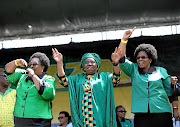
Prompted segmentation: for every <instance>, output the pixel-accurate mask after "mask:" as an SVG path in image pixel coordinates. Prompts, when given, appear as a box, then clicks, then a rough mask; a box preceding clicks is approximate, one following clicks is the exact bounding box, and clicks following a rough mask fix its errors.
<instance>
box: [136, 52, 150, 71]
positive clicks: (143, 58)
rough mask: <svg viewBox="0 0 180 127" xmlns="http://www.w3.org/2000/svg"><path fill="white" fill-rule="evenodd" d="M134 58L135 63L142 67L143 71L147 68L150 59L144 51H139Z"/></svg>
mask: <svg viewBox="0 0 180 127" xmlns="http://www.w3.org/2000/svg"><path fill="white" fill-rule="evenodd" d="M136 59H137V64H138V66H139V67H140V68H142V69H144V70H145V71H148V70H149V68H150V63H151V62H152V59H150V58H148V55H147V53H146V52H145V51H140V52H139V53H138V55H137V57H136Z"/></svg>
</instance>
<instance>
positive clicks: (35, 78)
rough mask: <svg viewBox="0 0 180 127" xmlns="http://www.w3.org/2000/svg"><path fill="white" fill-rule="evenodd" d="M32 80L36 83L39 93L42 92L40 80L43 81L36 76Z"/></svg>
mask: <svg viewBox="0 0 180 127" xmlns="http://www.w3.org/2000/svg"><path fill="white" fill-rule="evenodd" d="M31 78H32V80H33V82H34V84H35V86H36V89H37V90H38V91H39V90H40V80H41V79H40V78H39V77H38V76H37V75H35V74H33V76H32V77H31Z"/></svg>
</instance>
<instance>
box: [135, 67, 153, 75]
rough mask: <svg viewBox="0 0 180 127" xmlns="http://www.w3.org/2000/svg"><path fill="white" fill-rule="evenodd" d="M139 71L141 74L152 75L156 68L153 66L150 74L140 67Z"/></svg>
mask: <svg viewBox="0 0 180 127" xmlns="http://www.w3.org/2000/svg"><path fill="white" fill-rule="evenodd" d="M138 71H139V74H145V73H148V74H152V73H153V72H155V71H156V68H155V66H151V67H150V68H149V70H148V72H145V71H144V69H142V68H139V67H138Z"/></svg>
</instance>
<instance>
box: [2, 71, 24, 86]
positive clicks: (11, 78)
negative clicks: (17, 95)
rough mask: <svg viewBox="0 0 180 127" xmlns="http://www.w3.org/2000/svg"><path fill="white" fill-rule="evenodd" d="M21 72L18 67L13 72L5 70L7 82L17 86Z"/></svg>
mask: <svg viewBox="0 0 180 127" xmlns="http://www.w3.org/2000/svg"><path fill="white" fill-rule="evenodd" d="M22 72H23V69H19V68H17V69H16V70H15V71H14V72H13V73H7V72H6V71H5V73H6V75H7V80H8V82H9V83H10V84H12V85H14V86H17V84H18V82H19V79H20V78H21V76H22Z"/></svg>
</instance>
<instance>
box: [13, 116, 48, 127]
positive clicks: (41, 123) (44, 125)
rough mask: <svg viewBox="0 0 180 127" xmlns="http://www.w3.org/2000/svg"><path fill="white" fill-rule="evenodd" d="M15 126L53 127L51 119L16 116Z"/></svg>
mask: <svg viewBox="0 0 180 127" xmlns="http://www.w3.org/2000/svg"><path fill="white" fill-rule="evenodd" d="M14 123H15V127H34V126H38V127H51V119H41V118H18V117H14Z"/></svg>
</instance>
